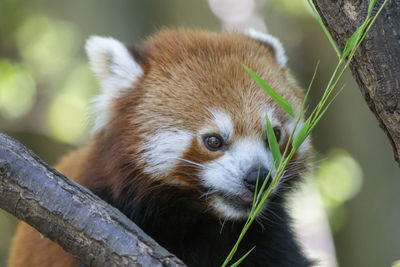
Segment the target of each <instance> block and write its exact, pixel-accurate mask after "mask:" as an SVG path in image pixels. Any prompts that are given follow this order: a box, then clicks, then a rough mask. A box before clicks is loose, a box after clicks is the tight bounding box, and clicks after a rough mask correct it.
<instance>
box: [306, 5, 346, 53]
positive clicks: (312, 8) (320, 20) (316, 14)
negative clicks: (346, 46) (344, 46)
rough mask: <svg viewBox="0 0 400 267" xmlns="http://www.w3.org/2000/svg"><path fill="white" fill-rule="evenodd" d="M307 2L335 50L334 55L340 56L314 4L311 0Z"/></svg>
mask: <svg viewBox="0 0 400 267" xmlns="http://www.w3.org/2000/svg"><path fill="white" fill-rule="evenodd" d="M307 2H308V5H309V6H310V8H311V10H312V11H313V13H314V16H315V18H316V19H317V21H318V23H319V25H320V26H321V28H322V30H323V31H324V33H325V35H326V37H327V38H328V40H329V42H330V43H331V45H332V47H333V50H335V52H336V55H337V56H338V58H341V55H340V51H339V48H338V47H337V46H336V44H335V41H333V38H332V35H331V34H330V33H329V31H328V29H327V28H326V27H325V24H324V23H323V22H322V19H321V16H320V15H319V13H318V11H317V9H316V8H315V6H314V4H313V3H312V2H311V0H307Z"/></svg>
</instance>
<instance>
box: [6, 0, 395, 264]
mask: <svg viewBox="0 0 400 267" xmlns="http://www.w3.org/2000/svg"><path fill="white" fill-rule="evenodd" d="M249 26H251V27H254V28H257V29H259V30H262V31H267V30H268V32H269V33H271V34H273V35H275V36H277V37H278V38H279V39H280V40H281V41H282V43H283V45H284V46H285V48H286V51H287V55H288V58H289V62H288V65H289V67H290V68H291V69H292V71H293V74H294V76H295V77H296V79H297V80H298V81H299V84H301V85H302V86H303V87H307V85H308V82H309V81H310V79H311V77H312V73H313V70H314V67H315V65H316V63H317V61H318V60H320V61H321V63H320V70H319V74H318V76H317V79H316V82H315V83H314V84H315V86H314V90H313V91H312V98H311V100H310V102H311V104H312V103H315V102H316V101H317V100H318V97H319V96H320V94H321V90H322V89H323V88H324V85H326V82H327V79H328V78H329V77H330V74H331V73H332V70H333V68H334V67H335V64H336V55H335V54H334V52H333V50H332V48H331V47H330V44H329V43H328V41H327V39H326V37H325V36H324V34H323V32H322V30H321V28H320V26H319V25H318V23H317V22H316V20H315V19H314V18H313V17H312V15H311V12H310V10H309V9H308V8H307V6H306V4H305V3H304V1H303V0H259V1H255V0H209V1H207V0H200V1H183V0H169V1H157V0H147V1H139V0H134V1H133V0H130V1H128V0H114V1H107V0H86V1H80V0H70V1H51V0H30V1H22V0H1V1H0V131H1V132H5V133H7V134H9V135H11V136H12V137H14V138H16V139H17V140H19V141H20V142H22V143H23V144H24V145H26V146H27V147H29V148H30V149H32V150H33V151H34V152H35V153H36V154H38V155H39V156H40V157H41V158H42V159H43V160H45V161H46V162H48V163H50V164H55V163H56V162H57V161H58V159H59V158H60V156H61V155H62V154H65V153H66V152H68V151H70V150H72V149H74V148H75V147H77V146H79V145H83V144H85V142H86V141H87V140H88V138H89V132H90V120H89V119H88V116H87V108H88V103H89V99H90V98H91V97H92V96H93V95H95V94H96V93H97V92H98V84H97V82H96V80H95V79H94V77H93V75H92V73H91V71H90V69H89V66H88V63H87V59H86V56H85V54H84V49H83V47H84V42H85V39H86V38H88V36H90V35H92V34H97V35H105V36H113V37H115V38H117V39H119V40H121V41H123V42H125V43H127V44H135V43H137V42H139V41H140V40H142V39H144V38H145V37H146V36H148V35H149V34H152V33H154V32H155V31H157V30H158V29H160V28H163V27H187V28H201V29H206V30H211V31H220V30H221V29H225V30H232V29H244V28H247V27H249ZM343 83H344V84H346V87H345V90H344V91H343V93H342V94H341V95H340V96H339V98H338V99H337V101H336V102H335V103H334V105H333V106H332V108H331V109H330V110H329V111H328V112H327V114H326V116H325V118H324V119H323V120H322V121H321V123H320V125H319V126H318V127H317V129H316V130H315V132H314V134H313V140H314V145H315V150H316V157H315V163H314V165H315V167H314V171H313V173H312V174H310V175H309V177H308V179H307V183H306V185H305V186H304V187H303V189H302V190H301V191H300V192H299V193H298V194H296V195H295V196H293V199H292V203H291V208H293V209H294V215H295V217H296V229H297V232H298V235H299V238H300V239H301V240H302V242H304V243H305V246H306V248H307V251H308V252H309V253H310V254H311V255H314V256H316V257H317V258H318V259H320V265H319V266H328V267H329V266H332V267H334V266H343V267H354V266H363V267H377V266H390V265H391V263H392V262H393V261H395V260H396V259H399V258H400V227H399V226H400V208H399V203H400V170H399V168H398V167H397V165H396V163H395V162H394V160H393V156H392V150H391V147H390V145H389V142H388V140H387V138H386V136H385V135H384V134H383V131H381V129H380V128H379V127H378V123H377V120H376V119H375V117H374V116H373V115H372V113H371V112H370V111H369V109H368V107H367V105H366V103H364V100H363V98H362V96H361V94H360V92H359V89H358V87H357V85H356V84H355V82H354V80H353V78H352V77H351V74H350V73H347V75H346V77H345V78H344V80H343ZM16 223H17V220H16V219H15V218H13V217H12V216H10V215H9V214H7V213H6V212H4V211H2V210H0V267H1V266H5V265H6V260H7V254H8V250H9V246H10V242H11V238H12V236H13V234H14V231H15V226H16ZM331 236H332V237H333V239H331ZM332 240H333V241H332Z"/></svg>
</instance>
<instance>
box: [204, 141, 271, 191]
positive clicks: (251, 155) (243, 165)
mask: <svg viewBox="0 0 400 267" xmlns="http://www.w3.org/2000/svg"><path fill="white" fill-rule="evenodd" d="M272 164H273V159H272V155H271V153H269V152H268V151H267V150H266V148H265V143H264V141H263V140H261V139H259V138H256V137H247V138H243V139H240V140H238V141H236V142H235V143H234V144H233V145H232V147H231V148H230V149H229V150H227V151H226V152H225V153H224V155H223V156H221V157H219V158H217V159H215V160H212V161H209V162H207V163H204V164H203V165H204V169H203V170H202V171H201V174H200V177H201V178H202V180H203V181H202V182H203V183H204V185H205V186H206V187H208V188H212V189H216V190H221V191H223V192H225V193H227V194H232V195H240V194H244V193H247V192H248V190H247V189H246V188H245V187H244V184H243V178H244V177H245V175H246V174H247V172H248V171H249V170H250V168H252V167H255V166H258V165H259V166H264V167H265V168H267V169H268V170H269V169H271V167H272ZM274 174H275V171H272V175H274Z"/></svg>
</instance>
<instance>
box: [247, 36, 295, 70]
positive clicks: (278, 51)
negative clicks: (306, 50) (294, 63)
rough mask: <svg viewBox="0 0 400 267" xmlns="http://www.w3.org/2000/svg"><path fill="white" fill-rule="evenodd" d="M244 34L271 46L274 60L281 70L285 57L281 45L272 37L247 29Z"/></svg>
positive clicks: (285, 60)
mask: <svg viewBox="0 0 400 267" xmlns="http://www.w3.org/2000/svg"><path fill="white" fill-rule="evenodd" d="M245 34H246V35H247V36H249V37H251V38H253V39H255V40H257V41H259V42H262V43H265V44H267V45H270V46H272V48H273V49H274V51H275V59H276V62H277V63H278V65H279V66H280V67H281V68H283V67H284V66H285V65H286V62H287V57H286V53H285V49H284V48H283V46H282V43H281V42H280V41H279V40H278V39H277V38H276V37H274V36H272V35H269V34H266V33H262V32H260V31H257V30H255V29H248V30H247V31H246V32H245Z"/></svg>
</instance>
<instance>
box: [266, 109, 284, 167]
mask: <svg viewBox="0 0 400 267" xmlns="http://www.w3.org/2000/svg"><path fill="white" fill-rule="evenodd" d="M265 118H266V120H267V139H268V144H269V149H270V150H271V153H272V157H273V158H274V162H275V168H277V169H278V166H279V164H280V163H281V157H282V156H281V151H280V149H279V144H278V141H277V140H276V136H275V133H274V129H273V128H272V124H271V121H270V120H269V118H268V114H266V115H265Z"/></svg>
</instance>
